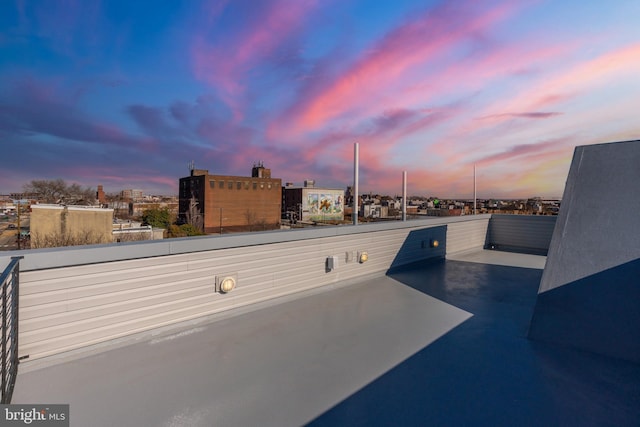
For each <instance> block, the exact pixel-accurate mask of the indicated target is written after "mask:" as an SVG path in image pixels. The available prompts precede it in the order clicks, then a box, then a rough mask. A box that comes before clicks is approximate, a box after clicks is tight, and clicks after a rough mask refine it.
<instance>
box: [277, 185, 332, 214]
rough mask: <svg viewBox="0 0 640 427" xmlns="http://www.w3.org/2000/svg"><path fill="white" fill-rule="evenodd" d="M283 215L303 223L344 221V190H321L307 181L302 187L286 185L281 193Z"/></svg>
mask: <svg viewBox="0 0 640 427" xmlns="http://www.w3.org/2000/svg"><path fill="white" fill-rule="evenodd" d="M282 206H283V210H282V213H283V215H285V216H287V217H289V218H291V219H296V220H301V221H303V222H311V221H314V222H325V221H338V222H340V221H343V220H344V190H338V189H333V188H321V187H316V186H315V181H312V180H307V181H305V182H304V186H303V187H296V186H294V185H293V184H290V183H287V185H286V186H285V187H284V189H283V193H282Z"/></svg>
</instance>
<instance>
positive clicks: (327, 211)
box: [303, 190, 344, 221]
mask: <svg viewBox="0 0 640 427" xmlns="http://www.w3.org/2000/svg"><path fill="white" fill-rule="evenodd" d="M303 203H304V204H303V211H304V213H305V214H308V219H309V220H311V221H328V220H342V219H344V193H343V191H342V190H320V191H318V192H307V197H306V199H305V200H303ZM304 216H306V215H304Z"/></svg>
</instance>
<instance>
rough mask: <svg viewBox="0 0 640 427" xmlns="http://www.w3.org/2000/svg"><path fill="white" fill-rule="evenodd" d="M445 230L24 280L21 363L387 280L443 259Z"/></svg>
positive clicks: (81, 269)
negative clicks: (218, 288) (396, 269)
mask: <svg viewBox="0 0 640 427" xmlns="http://www.w3.org/2000/svg"><path fill="white" fill-rule="evenodd" d="M487 220H488V219H487ZM487 220H481V221H479V223H481V225H480V226H475V227H474V226H473V225H472V223H473V222H474V221H466V222H462V223H459V224H455V226H454V227H453V229H454V231H456V232H458V233H464V232H467V231H469V230H474V232H476V231H478V230H480V229H482V228H483V227H485V228H486V226H485V225H482V224H484V223H486V221H487ZM449 226H451V224H450V225H449ZM476 229H478V230H476ZM354 230H357V231H360V230H361V229H358V228H354ZM444 232H445V227H444V226H435V227H416V228H411V227H406V226H405V228H396V229H388V230H385V229H383V230H380V231H372V232H368V233H362V232H358V233H353V234H345V233H341V234H340V235H335V236H330V237H320V238H309V239H305V240H295V241H285V242H278V243H272V244H262V245H255V246H243V247H231V248H226V249H217V250H207V251H201V252H194V253H183V254H177V255H167V256H157V257H152V258H140V259H132V260H122V261H113V262H105V263H96V264H89V265H79V266H70V267H61V268H53V269H46V270H35V271H28V272H24V273H23V274H22V276H21V316H20V328H21V337H20V340H21V341H20V356H25V355H29V356H30V358H31V359H37V358H39V357H43V356H47V355H52V354H57V353H60V352H64V351H68V350H72V349H76V348H79V347H83V346H87V345H91V344H96V343H99V342H104V341H107V340H110V339H114V338H118V337H123V336H126V335H129V334H133V333H136V332H141V331H145V330H149V329H153V328H158V327H161V326H166V325H169V324H173V323H177V322H181V321H186V320H191V319H195V318H199V317H202V316H207V315H211V314H214V313H217V312H221V311H224V310H230V309H233V308H238V307H242V306H246V305H249V304H254V303H258V302H262V301H265V300H268V299H272V298H276V297H280V296H285V295H290V294H292V293H295V292H301V291H304V290H309V289H313V288H318V287H322V286H327V285H332V284H336V283H342V282H345V281H349V280H352V279H356V278H358V277H361V276H363V275H369V274H383V273H384V272H385V271H387V270H388V269H389V268H390V267H392V266H395V265H401V264H406V263H410V262H414V261H418V260H421V259H425V258H429V257H433V256H443V255H444V248H430V247H429V246H428V245H425V244H424V243H423V242H428V241H429V240H430V239H431V238H437V239H443V238H444ZM454 234H455V233H454ZM467 237H468V236H467ZM467 240H468V239H467ZM480 246H481V245H480ZM93 250H98V249H95V248H94V249H93ZM358 251H367V252H368V254H369V260H368V261H367V262H366V263H364V264H359V263H358V262H357V260H356V259H354V260H353V261H352V262H350V263H347V253H349V254H354V255H355V256H357V253H358ZM328 256H336V257H337V260H338V262H337V267H336V269H335V270H333V271H331V272H327V271H326V269H325V262H326V259H327V257H328ZM226 273H236V274H237V278H238V283H237V288H236V289H235V290H234V291H233V292H231V293H229V294H226V295H225V294H220V293H216V292H214V290H215V277H216V275H221V274H226Z"/></svg>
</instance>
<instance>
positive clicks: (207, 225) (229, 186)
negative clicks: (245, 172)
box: [178, 163, 282, 234]
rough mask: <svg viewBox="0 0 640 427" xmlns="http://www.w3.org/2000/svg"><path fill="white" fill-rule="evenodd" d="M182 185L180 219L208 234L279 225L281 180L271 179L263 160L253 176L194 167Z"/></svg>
mask: <svg viewBox="0 0 640 427" xmlns="http://www.w3.org/2000/svg"><path fill="white" fill-rule="evenodd" d="M179 185H180V189H179V214H178V218H179V221H180V222H182V223H185V224H186V223H191V224H194V225H196V226H197V227H198V228H200V229H201V230H203V231H204V232H205V233H221V234H222V233H224V232H229V231H258V230H272V229H276V228H279V227H280V205H281V202H282V180H281V179H279V178H271V170H270V169H266V168H265V167H264V166H263V164H262V163H259V164H256V165H254V166H253V169H252V171H251V176H250V177H245V176H231V175H209V171H208V170H202V169H192V170H191V175H190V176H188V177H184V178H180V183H179Z"/></svg>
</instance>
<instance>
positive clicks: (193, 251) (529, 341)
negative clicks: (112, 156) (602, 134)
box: [0, 143, 640, 426]
mask: <svg viewBox="0 0 640 427" xmlns="http://www.w3.org/2000/svg"><path fill="white" fill-rule="evenodd" d="M603 147H604V148H603ZM629 147H630V145H629V144H628V143H627V144H626V145H625V144H622V150H623V152H622V153H619V154H615V155H614V156H613V157H614V158H615V159H617V160H618V161H621V163H620V164H617V165H616V166H617V167H616V168H609V167H608V165H607V155H608V150H609V149H610V147H607V146H600V147H593V148H590V149H589V150H579V149H577V150H576V155H575V156H574V163H573V164H572V170H571V173H570V175H569V179H568V182H567V188H568V189H569V190H568V191H566V192H565V197H564V198H563V200H564V201H565V202H564V203H563V211H561V214H560V216H559V217H558V219H557V223H556V219H555V218H552V217H521V216H505V215H478V216H470V217H466V218H465V217H462V218H437V219H430V220H422V221H409V222H399V223H388V224H373V225H359V226H356V227H327V228H322V229H319V230H298V231H291V232H285V233H259V234H253V235H238V236H222V237H206V238H201V239H195V240H175V241H172V242H151V243H137V244H131V245H123V246H98V247H90V248H84V249H77V248H76V249H73V248H69V249H64V250H43V251H29V252H24V253H22V254H24V255H25V259H24V260H22V262H21V266H22V268H23V270H22V271H21V273H20V286H21V290H20V304H21V305H20V347H19V355H20V356H21V357H28V358H27V359H25V360H23V362H22V363H21V365H20V369H19V374H18V378H17V382H16V387H15V391H14V395H13V402H12V403H48V404H53V403H68V404H70V411H71V425H73V426H75V425H78V426H85V425H91V426H109V425H117V426H211V425H216V426H218V425H233V426H243V425H247V426H248V425H273V426H289V425H292V426H294V425H303V424H310V425H327V426H335V425H349V426H354V425H367V426H369V425H426V424H429V425H545V426H546V425H580V426H585V425H598V426H599V425H616V426H624V425H629V426H637V425H639V424H640V363H638V360H637V359H638V358H640V351H638V348H639V346H640V339H639V338H638V337H640V333H639V332H638V328H639V327H640V322H639V321H638V320H639V319H638V315H639V314H638V312H639V311H638V310H637V303H638V301H639V299H638V295H639V293H638V281H637V277H638V276H637V273H638V272H639V270H638V259H639V257H640V245H637V241H640V239H635V238H634V233H635V232H634V231H630V230H635V229H632V228H629V222H626V221H627V218H628V210H627V209H630V210H632V211H633V210H635V209H637V208H638V206H637V205H640V201H634V202H632V203H631V204H630V205H629V206H627V208H625V209H620V210H618V211H616V212H615V213H614V215H613V217H612V219H613V220H612V221H609V222H606V223H602V224H601V223H600V222H599V221H602V218H601V216H600V214H599V212H596V211H595V210H592V209H584V206H582V205H581V203H584V200H588V201H589V203H590V200H591V197H590V193H589V191H596V192H597V193H599V194H601V197H600V202H602V203H607V202H608V199H607V198H614V199H616V200H617V199H618V198H625V199H626V198H628V197H629V194H633V188H634V187H632V186H627V187H625V185H624V182H625V181H628V182H629V183H631V182H638V180H640V179H635V180H634V179H630V178H634V177H635V176H633V174H638V173H640V171H638V170H637V164H640V163H638V162H636V160H640V157H637V156H638V155H640V151H638V148H636V147H638V144H637V143H634V145H631V152H628V151H626V152H625V151H624V150H628V149H629ZM603 152H604V155H603ZM616 153H618V151H616ZM634 156H635V157H634ZM636 157H637V158H636ZM576 159H578V161H576ZM620 159H623V160H620ZM625 162H626V163H625ZM590 164H597V166H598V167H599V168H602V166H603V165H604V166H605V170H610V169H611V170H613V169H615V172H616V174H617V175H620V174H622V175H623V176H622V178H620V177H618V176H617V175H616V177H615V181H616V182H615V184H616V190H615V192H614V191H608V192H607V191H605V189H603V187H602V185H603V184H602V183H606V182H607V181H610V179H609V177H608V176H602V175H600V176H598V179H597V180H596V182H595V183H593V182H591V181H593V180H592V179H591V178H592V177H591V176H590V175H589V171H590V170H591V169H590ZM625 165H626V166H625ZM634 165H635V167H634ZM609 166H610V165H609ZM629 166H630V167H629ZM576 168H577V169H576ZM625 171H627V172H625ZM585 174H586V178H585ZM625 174H627V175H625ZM629 174H631V175H632V176H628V175H629ZM635 178H640V177H635ZM620 179H622V182H623V183H622V184H621V183H620ZM584 182H588V183H589V185H588V186H587V189H585V187H584V185H583V183H584ZM589 189H590V190H589ZM587 190H589V191H587ZM625 192H626V193H625ZM621 193H623V194H621ZM576 212H583V213H585V212H586V213H585V214H577V213H576ZM570 219H571V220H570ZM573 224H579V225H580V227H583V228H582V230H589V233H588V237H587V238H586V239H587V240H588V242H586V243H585V237H584V236H583V234H584V233H583V232H581V229H580V228H574V227H573V226H572V225H573ZM619 225H621V226H624V227H626V230H627V232H626V234H625V233H619V232H618V230H617V226H619ZM552 236H553V237H552ZM607 236H616V238H617V239H618V240H617V242H616V241H613V242H612V241H607V240H606V239H605V238H606V237H607ZM635 236H636V237H639V236H638V235H637V233H636V234H635ZM435 240H437V241H438V242H439V243H440V245H434V244H433V242H434V241H435ZM593 242H598V243H599V244H598V245H597V246H596V245H593ZM633 242H636V244H634V243H633ZM616 244H618V246H622V250H620V249H619V248H618V246H616ZM575 245H577V246H575ZM585 245H586V247H585ZM489 247H490V248H496V249H500V250H487V249H485V248H489ZM547 250H548V256H544V254H546V252H547ZM362 252H367V254H368V260H367V261H366V262H364V263H360V262H358V259H359V255H360V254H361V253H362ZM593 257H596V258H597V260H595V261H594V260H593ZM329 258H330V259H332V263H333V265H332V266H330V264H329V262H328V259H329ZM0 261H2V260H0ZM228 276H232V277H235V278H236V279H237V287H236V289H234V290H233V291H231V292H229V293H227V294H224V293H221V292H220V286H219V285H220V278H222V277H228ZM607 290H610V291H611V292H607ZM585 337H587V338H585Z"/></svg>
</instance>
